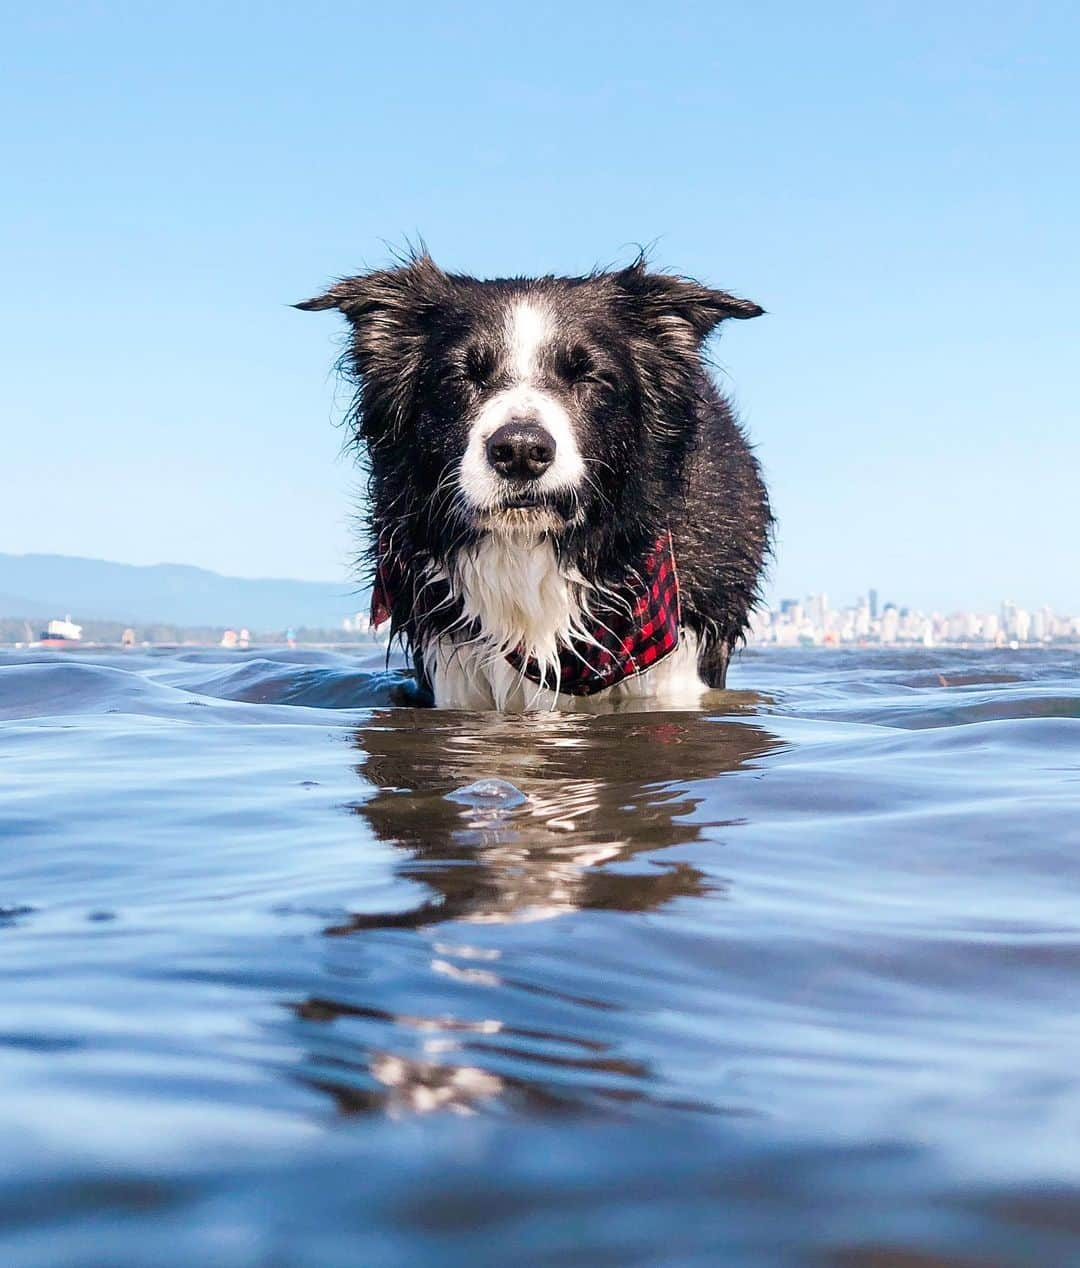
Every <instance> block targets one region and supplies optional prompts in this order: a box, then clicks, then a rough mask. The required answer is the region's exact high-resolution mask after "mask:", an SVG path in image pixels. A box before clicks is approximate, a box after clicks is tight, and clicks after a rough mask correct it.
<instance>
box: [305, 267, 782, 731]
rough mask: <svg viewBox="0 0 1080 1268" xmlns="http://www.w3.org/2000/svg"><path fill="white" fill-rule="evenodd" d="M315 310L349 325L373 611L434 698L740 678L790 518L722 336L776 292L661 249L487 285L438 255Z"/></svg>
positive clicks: (569, 705) (642, 691) (666, 701)
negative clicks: (740, 408) (762, 293)
mask: <svg viewBox="0 0 1080 1268" xmlns="http://www.w3.org/2000/svg"><path fill="white" fill-rule="evenodd" d="M296 307H297V308H300V309H303V310H305V311H312V310H326V309H338V310H339V311H340V312H341V313H343V314H344V316H345V317H346V319H347V320H348V322H349V326H350V335H349V342H348V345H347V350H346V352H345V354H344V357H343V358H342V367H343V369H344V371H345V372H346V374H347V375H348V377H349V378H350V379H351V380H352V381H353V382H354V383H355V385H356V395H355V399H354V402H353V405H352V408H351V410H350V412H349V421H350V425H351V431H352V436H353V438H354V439H355V441H356V444H357V447H358V449H359V451H360V453H361V454H362V455H363V459H364V461H365V462H366V466H367V470H368V476H369V498H368V512H367V513H368V517H369V522H368V530H369V538H370V542H371V545H370V564H371V566H372V573H373V581H374V584H373V591H372V621H373V623H374V624H376V625H378V624H381V623H383V622H384V621H389V622H390V633H391V638H393V637H395V636H396V637H399V638H400V639H401V640H402V641H403V643H404V645H405V647H406V648H407V650H408V652H409V653H410V655H411V657H412V661H413V665H414V667H415V671H416V678H417V682H418V684H419V688H420V690H421V691H422V693H423V695H424V698H425V700H426V702H428V703H434V705H435V706H437V707H440V708H458V709H496V710H500V711H504V712H522V711H526V710H532V709H560V710H563V709H566V710H593V711H595V710H598V709H608V708H610V707H612V706H617V705H619V704H626V703H628V702H635V701H640V700H646V699H648V700H653V701H656V702H658V703H660V704H662V705H666V706H669V707H684V706H686V707H693V706H694V705H695V704H696V702H697V701H698V700H699V699H700V697H701V695H702V694H703V693H704V692H705V691H706V690H709V689H714V688H722V687H723V686H724V683H725V679H726V675H727V667H728V661H729V659H730V656H731V652H732V649H733V648H734V647H735V646H736V645H737V644H738V643H739V641H740V640H741V639H743V638H744V636H745V631H746V628H747V623H748V619H749V614H750V612H751V610H752V608H753V606H754V605H755V603H756V602H757V599H758V590H759V586H760V582H761V577H762V572H763V568H764V566H765V563H766V560H767V557H768V555H769V551H770V538H771V528H772V515H771V512H770V508H769V500H768V495H767V492H766V489H765V484H764V481H763V479H762V475H761V471H760V468H759V465H758V462H757V460H756V458H755V457H754V454H753V451H752V449H751V447H750V445H749V443H748V441H747V439H746V437H745V435H744V433H743V431H742V429H741V427H740V425H739V423H738V422H737V420H736V418H735V416H734V413H733V411H732V408H731V405H730V404H729V402H728V401H727V400H726V399H725V398H724V396H723V395H722V394H721V393H720V391H719V390H718V388H717V386H716V384H715V383H714V381H713V380H712V378H711V376H710V375H709V373H708V370H707V368H706V363H705V361H704V359H703V346H704V344H705V341H706V339H707V338H708V337H709V335H710V334H711V333H712V332H713V331H714V330H715V329H716V327H717V326H718V325H719V324H720V323H721V322H723V321H726V320H728V319H731V318H734V319H739V320H742V319H746V318H750V317H757V316H759V315H760V314H761V313H762V311H763V310H762V309H761V308H760V307H759V306H758V305H757V304H754V303H751V302H750V301H748V300H745V299H739V298H737V297H736V296H734V295H731V294H728V293H727V292H725V291H720V290H713V289H711V288H709V287H707V286H704V285H701V284H699V283H698V282H695V281H693V280H691V279H689V278H686V277H680V276H675V275H672V274H668V273H664V272H658V271H654V270H652V269H651V268H650V267H649V266H648V264H647V262H646V261H645V259H644V258H638V259H637V260H636V261H635V262H634V263H632V264H631V265H629V266H627V267H624V268H620V269H611V270H597V271H594V272H592V273H589V274H587V275H584V276H579V277H555V276H545V277H535V278H498V279H494V280H490V281H484V280H479V279H477V278H473V277H469V276H464V275H461V274H454V273H447V272H444V271H443V270H442V269H441V268H439V266H438V265H437V264H436V263H435V262H434V260H433V259H432V258H431V257H430V255H428V254H427V252H426V251H419V252H413V253H410V254H409V255H407V256H404V257H403V258H401V259H400V260H399V261H398V262H397V263H396V264H395V265H394V266H393V267H390V268H385V269H376V270H373V271H370V272H367V273H364V274H361V275H359V276H356V277H348V278H344V279H342V280H340V281H338V282H337V283H335V284H334V285H332V286H331V287H330V288H329V290H327V291H326V292H325V293H324V294H322V295H319V296H317V297H316V298H314V299H309V300H306V301H304V302H303V303H300V304H297V305H296Z"/></svg>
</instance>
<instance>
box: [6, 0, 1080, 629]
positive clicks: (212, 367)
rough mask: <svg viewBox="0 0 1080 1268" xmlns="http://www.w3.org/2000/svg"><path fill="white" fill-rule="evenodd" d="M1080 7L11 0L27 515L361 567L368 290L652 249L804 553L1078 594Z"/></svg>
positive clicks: (36, 529)
mask: <svg viewBox="0 0 1080 1268" xmlns="http://www.w3.org/2000/svg"><path fill="white" fill-rule="evenodd" d="M1078 15H1080V9H1078V8H1077V6H1075V5H1072V4H1067V3H1060V4H1057V3H1032V4H1028V3H1023V2H1022V0H1014V2H1013V3H1008V4H1004V3H992V2H990V0H986V2H984V3H971V4H967V3H961V2H957V3H949V4H946V5H932V4H910V3H907V4H899V3H897V4H889V3H879V4H874V3H863V4H859V3H849V4H839V5H838V4H825V5H821V4H817V5H806V4H801V3H791V4H778V3H756V4H735V3H717V2H716V0H712V2H711V3H710V2H704V3H678V2H674V3H668V4H655V3H639V2H634V0H631V2H628V0H620V2H618V3H574V4H544V3H537V2H534V3H530V4H528V5H513V4H509V5H508V4H506V3H505V2H503V3H487V2H486V0H485V2H481V3H477V2H476V0H473V2H471V3H466V4H460V5H448V4H436V3H418V4H413V5H409V6H400V5H378V6H376V5H373V4H365V3H360V2H356V3H341V2H340V0H337V2H335V3H332V4H328V3H304V4H284V3H258V4H244V3H239V2H238V0H231V2H230V3H228V4H224V5H222V4H213V5H211V4H199V3H195V2H194V0H185V2H184V3H160V4H143V3H125V4H120V3H101V2H98V3H94V2H93V0H83V2H82V3H78V4H64V3H50V4H48V5H34V4H21V3H15V0H2V3H0V118H2V119H3V121H4V122H3V125H2V134H0V180H2V182H3V193H2V197H0V227H2V228H0V279H2V286H3V303H2V305H0V349H2V352H0V361H2V363H3V368H2V372H0V428H2V441H3V444H2V449H0V461H2V464H3V473H4V477H5V478H4V481H3V487H2V492H0V551H15V552H23V551H55V552H60V553H66V554H85V555H93V556H100V557H103V558H108V559H116V560H122V561H128V562H132V563H153V562H160V561H175V562H184V563H194V564H200V565H203V566H206V567H210V568H214V569H217V570H219V571H223V572H230V573H236V574H240V575H250V576H296V577H305V578H313V579H315V578H317V579H332V580H336V579H339V578H341V577H342V576H343V575H344V572H345V569H346V567H347V561H348V558H349V553H350V549H351V545H352V541H351V529H350V505H351V501H352V499H353V498H354V496H355V490H354V487H353V486H354V480H353V477H352V476H351V474H350V470H349V466H348V464H347V463H346V462H345V461H344V460H342V459H341V458H340V457H339V447H340V440H341V433H340V430H339V429H338V428H337V427H335V426H334V419H335V418H336V417H338V415H339V413H340V405H341V403H342V400H343V397H342V395H341V393H340V392H337V393H335V389H334V385H333V381H332V379H331V378H330V377H329V374H328V371H329V367H330V364H331V361H332V358H333V357H334V356H335V354H336V351H337V346H338V344H337V341H338V338H339V331H338V328H337V326H336V323H335V319H334V316H333V315H320V316H316V315H310V314H303V313H298V312H295V311H293V310H292V309H291V308H289V307H288V306H287V305H288V304H289V303H290V302H291V301H293V300H297V299H301V298H304V297H306V296H307V295H310V294H312V293H314V292H316V291H317V290H318V289H319V287H320V286H321V285H322V284H323V283H324V282H325V281H326V280H327V279H328V278H330V277H331V276H333V275H336V274H340V273H344V272H349V271H352V270H356V269H359V268H361V267H363V266H365V265H370V264H378V263H380V262H382V261H384V260H385V258H386V256H387V247H386V245H385V244H386V243H390V244H400V243H401V242H402V241H403V240H404V239H405V238H406V237H407V236H412V235H415V234H417V233H419V234H422V235H423V236H424V237H425V239H426V240H427V242H428V244H429V246H430V248H431V250H432V252H433V254H434V255H435V256H436V258H437V259H438V260H439V261H440V262H441V263H443V264H444V265H445V266H447V267H450V268H453V269H457V270H463V271H469V272H474V273H478V274H481V275H483V274H499V273H521V272H533V271H543V272H547V271H555V272H578V271H581V270H584V269H587V268H589V267H590V266H592V265H593V264H594V263H596V262H598V261H599V262H610V261H626V260H628V259H629V258H630V256H631V254H632V252H633V249H634V244H637V243H653V244H655V245H654V248H653V254H654V258H655V260H656V261H657V263H659V264H662V265H664V266H667V267H670V268H673V269H676V270H678V271H682V272H687V273H690V274H693V275H696V276H699V277H701V278H703V279H706V280H708V281H710V282H712V283H714V284H717V285H720V286H723V287H725V288H727V289H730V290H735V291H737V292H739V293H741V294H744V295H747V296H749V297H751V298H753V299H755V300H757V301H758V302H760V303H761V304H763V305H764V306H765V307H766V308H767V309H768V310H769V315H768V316H767V317H764V318H761V319H760V320H757V321H753V322H745V323H741V324H740V323H732V324H731V325H730V326H729V328H728V330H727V331H726V332H725V334H724V337H723V338H722V339H721V340H720V342H719V343H718V345H717V346H716V348H715V354H716V357H717V360H718V361H719V363H720V364H721V366H722V367H723V370H724V376H725V379H726V381H727V383H728V385H729V387H730V388H731V389H732V390H733V392H734V395H735V397H736V399H737V401H738V403H739V406H740V408H741V410H742V414H743V417H744V419H745V420H746V422H747V424H748V426H749V429H750V431H751V433H752V435H753V438H754V440H755V441H756V443H757V444H758V446H759V453H760V455H761V458H762V460H763V462H764V465H765V468H766V471H767V474H768V477H769V479H770V481H771V484H772V490H773V498H774V503H775V507H776V511H777V513H778V516H779V519H780V533H779V554H778V559H777V563H776V565H775V567H774V570H773V577H774V582H773V586H772V593H773V594H783V595H786V594H801V593H803V592H805V591H808V590H818V589H822V588H824V589H826V590H828V592H829V594H830V597H831V598H832V599H834V600H835V601H847V600H850V599H853V598H854V597H855V596H856V594H858V593H859V592H862V591H865V589H866V588H867V587H868V586H869V585H871V584H875V585H876V586H877V587H878V589H879V591H880V593H881V597H882V600H883V601H884V600H886V599H895V600H897V601H900V602H902V603H912V604H917V605H926V606H949V607H952V606H969V605H989V604H996V603H997V601H998V600H999V599H1000V598H1002V597H1003V596H1006V595H1008V596H1011V597H1013V598H1015V599H1016V600H1017V601H1019V602H1021V603H1027V604H1036V603H1041V602H1044V601H1049V602H1051V603H1053V604H1055V605H1056V606H1057V607H1058V608H1059V609H1064V610H1069V611H1080V576H1078V572H1077V568H1076V559H1077V529H1078V526H1080V516H1078V511H1077V493H1078V485H1080V426H1078V419H1077V412H1078V411H1077V394H1078V373H1077V369H1078V361H1080V358H1078V346H1080V345H1078V338H1077V336H1078V326H1080V321H1078V317H1077V310H1078V304H1080V285H1078V283H1080V251H1078V240H1080V234H1078V227H1077V217H1078V207H1080V162H1078V154H1077V137H1078V135H1080V131H1078V124H1080V112H1078V109H1077V102H1078V89H1077V64H1078V55H1080V16H1078Z"/></svg>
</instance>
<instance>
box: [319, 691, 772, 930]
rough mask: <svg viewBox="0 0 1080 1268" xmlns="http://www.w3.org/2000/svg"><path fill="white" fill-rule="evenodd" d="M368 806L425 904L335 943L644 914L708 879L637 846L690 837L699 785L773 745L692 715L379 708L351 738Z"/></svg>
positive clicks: (765, 737) (371, 918)
mask: <svg viewBox="0 0 1080 1268" xmlns="http://www.w3.org/2000/svg"><path fill="white" fill-rule="evenodd" d="M355 742H356V746H357V748H359V749H361V750H362V751H363V752H364V753H365V755H366V758H365V760H364V761H363V763H362V764H360V765H359V766H358V768H357V769H358V772H359V774H360V775H361V776H362V777H363V778H364V779H365V780H367V781H369V782H370V783H371V784H373V785H374V786H375V789H376V792H375V794H374V796H373V797H372V798H371V799H370V800H368V801H365V802H363V803H361V804H358V805H357V806H356V807H355V810H356V813H357V814H358V815H361V816H362V817H363V818H364V819H365V820H366V821H367V823H368V824H369V825H370V827H371V828H372V830H373V831H374V832H375V834H376V836H378V837H379V838H380V839H382V840H384V841H389V842H392V843H393V844H394V845H395V846H397V847H399V848H400V849H402V850H403V851H405V853H406V858H405V859H404V860H403V862H402V863H401V865H400V868H399V871H400V874H401V875H403V876H407V877H408V878H410V879H411V880H416V881H421V882H423V883H424V884H425V885H426V887H427V889H428V890H429V893H430V896H429V897H428V898H426V899H425V900H424V901H422V902H420V903H419V904H418V905H417V906H415V907H413V908H411V909H409V910H406V911H400V912H395V913H380V914H376V915H365V914H357V915H355V916H354V917H353V918H352V919H350V920H349V921H348V922H346V923H344V924H342V925H341V926H340V927H338V928H335V929H333V930H329V931H328V932H335V933H345V932H348V931H350V930H352V929H366V928H386V927H391V926H398V927H409V928H416V927H419V926H423V925H430V924H434V923H437V922H440V921H446V920H470V921H508V920H523V919H526V920H527V919H536V918H539V917H543V916H550V915H555V914H557V913H559V912H565V911H571V910H575V909H579V908H610V909H615V910H623V911H646V910H650V909H654V908H657V907H659V906H661V905H662V904H663V903H665V902H667V901H668V899H670V898H673V897H676V896H679V895H690V894H695V893H701V892H703V891H704V889H705V887H706V885H707V882H706V880H705V878H704V877H703V875H702V873H701V872H700V871H699V870H698V869H697V868H694V867H692V866H690V865H689V864H687V863H684V862H673V863H665V862H664V861H663V859H662V857H657V858H654V859H651V860H650V861H649V865H648V866H644V867H640V868H637V869H635V870H633V871H625V870H620V871H613V870H609V869H607V868H605V866H604V865H605V864H609V863H616V862H618V863H624V862H626V861H628V860H629V859H631V858H632V857H633V856H635V855H638V854H641V853H643V852H646V851H655V850H662V849H664V848H665V847H668V846H672V845H676V844H680V843H686V842H690V841H693V840H695V839H696V838H697V836H698V829H697V828H696V827H695V826H694V825H693V824H692V823H689V822H687V821H686V819H685V816H686V815H687V814H688V813H689V812H690V811H692V810H693V809H694V808H695V806H696V805H697V804H698V801H699V798H697V797H695V796H694V792H693V789H692V787H691V788H688V787H687V786H686V785H687V784H688V783H690V782H691V781H694V780H697V779H703V778H708V777H711V776H715V775H720V774H723V773H725V772H730V771H734V770H738V769H739V768H741V767H744V766H746V765H747V764H748V763H750V762H752V761H754V759H756V758H759V757H762V756H764V755H765V754H767V753H768V752H770V751H772V750H773V749H775V748H776V747H777V741H776V740H775V738H774V737H773V736H771V735H769V734H768V733H767V732H766V731H765V730H763V729H762V728H761V727H760V726H758V725H756V724H755V723H751V722H742V721H712V720H710V719H709V718H708V717H707V716H706V715H704V714H700V713H692V714H678V713H663V712H658V713H639V714H621V715H618V714H613V715H607V716H593V717H582V716H579V715H568V714H562V715H559V714H549V715H541V716H536V715H532V716H518V717H512V716H511V717H508V716H505V715H499V714H493V713H492V714H459V713H452V712H439V711H434V710H395V711H392V712H391V711H388V712H387V713H386V714H384V715H383V716H382V717H381V718H378V719H373V720H372V724H371V725H369V726H368V727H365V729H364V730H363V731H361V732H358V734H357V736H356V740H355Z"/></svg>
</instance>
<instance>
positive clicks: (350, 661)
mask: <svg viewBox="0 0 1080 1268" xmlns="http://www.w3.org/2000/svg"><path fill="white" fill-rule="evenodd" d="M1078 670H1080V655H1078V654H1076V653H1072V652H1060V651H1040V652H1008V653H999V652H986V651H980V652H971V653H968V652H961V651H923V650H920V651H917V652H896V651H869V652H867V651H863V652H822V651H808V652H794V651H792V652H780V651H778V652H770V653H748V654H746V655H744V656H743V657H742V658H741V659H739V660H738V661H737V662H736V665H735V668H734V671H733V674H732V684H731V685H732V687H733V688H734V689H733V690H732V691H729V692H727V693H723V694H717V695H716V696H715V697H713V698H712V699H711V700H710V701H709V702H708V707H707V708H706V709H705V710H703V711H701V712H698V713H686V712H666V711H657V712H624V713H618V714H612V715H609V716H595V717H589V716H584V715H553V716H534V717H525V718H521V717H499V716H496V715H486V714H465V713H455V712H434V711H424V710H416V709H413V708H410V707H407V705H403V704H401V703H400V702H401V700H402V699H404V698H406V697H404V696H403V695H402V692H401V680H400V678H399V677H398V676H397V675H395V674H394V673H386V672H383V670H382V663H381V652H375V651H373V652H372V653H371V654H370V655H367V656H364V655H361V656H355V655H344V654H338V653H334V652H316V651H282V650H274V649H271V650H252V651H250V652H246V653H237V652H218V651H206V650H180V651H175V652H156V653H155V652H129V653H120V652H117V653H107V652H92V651H85V652H77V653H41V652H11V651H9V652H6V653H0V837H2V848H0V991H2V994H0V1000H2V1009H0V1126H2V1129H3V1141H4V1147H3V1149H2V1150H0V1241H2V1245H0V1262H2V1263H3V1264H5V1265H41V1266H42V1268H45V1266H48V1268H56V1266H57V1265H68V1264H71V1265H88V1266H89V1265H99V1264H100V1265H104V1264H108V1265H110V1266H115V1268H124V1266H126V1265H132V1266H135V1265H139V1266H140V1268H141V1266H142V1265H145V1264H148V1263H153V1264H154V1265H156V1266H171V1265H177V1266H180V1265H183V1266H184V1268H188V1266H190V1265H193V1264H211V1263H212V1264H214V1265H215V1266H218V1265H220V1266H221V1268H248V1266H252V1268H254V1266H256V1265H258V1266H260V1268H261V1266H264V1265H265V1266H266V1268H270V1266H271V1265H273V1266H274V1268H281V1266H284V1265H289V1266H291V1265H311V1266H312V1268H315V1266H316V1265H318V1266H319V1268H324V1266H326V1265H330V1266H334V1265H338V1264H340V1265H350V1266H353V1265H368V1264H379V1265H383V1264H385V1265H422V1264H440V1265H442V1264H457V1263H461V1264H478V1263H479V1264H488V1263H490V1264H506V1263H511V1262H513V1263H537V1264H563V1265H565V1264H590V1265H592V1264H612V1265H628V1264H664V1265H668V1264H717V1263H723V1264H744V1263H746V1264H807V1263H809V1264H816V1263H820V1264H828V1265H839V1266H843V1268H850V1266H855V1265H859V1266H865V1268H880V1266H887V1268H915V1266H922V1268H929V1266H930V1265H957V1266H958V1268H959V1266H968V1265H975V1264H1025V1265H1027V1264H1030V1265H1039V1266H1040V1268H1045V1266H1047V1265H1059V1264H1060V1265H1065V1264H1071V1263H1080V1081H1078V1077H1077V1071H1078V1070H1080V1013H1078V1009H1077V998H1078V995H1080V973H1078V971H1080V685H1078V678H1077V673H1078Z"/></svg>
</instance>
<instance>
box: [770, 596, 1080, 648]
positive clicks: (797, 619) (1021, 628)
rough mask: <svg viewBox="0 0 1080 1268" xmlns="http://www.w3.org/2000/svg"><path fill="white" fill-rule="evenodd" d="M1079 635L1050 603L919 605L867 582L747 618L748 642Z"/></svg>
mask: <svg viewBox="0 0 1080 1268" xmlns="http://www.w3.org/2000/svg"><path fill="white" fill-rule="evenodd" d="M1077 640H1080V615H1065V614H1063V613H1060V612H1056V611H1055V610H1054V608H1053V607H1052V606H1051V605H1050V604H1041V605H1039V606H1037V607H1034V608H1030V609H1029V608H1026V607H1024V606H1022V605H1020V604H1018V603H1016V602H1015V601H1014V600H1012V599H1009V598H1006V599H1002V600H1001V601H1000V603H999V604H998V605H997V607H996V610H995V609H989V610H988V609H976V608H964V607H951V608H948V610H942V611H937V610H933V609H931V610H924V609H922V608H919V607H916V606H914V605H901V604H898V603H896V602H895V601H894V600H892V599H886V600H885V601H884V602H882V601H881V599H880V594H879V591H878V589H877V587H868V588H867V590H866V592H865V593H864V594H861V595H859V596H858V598H857V599H856V600H855V602H854V603H852V604H848V605H847V606H845V607H841V608H834V607H832V606H831V605H830V603H829V596H828V593H827V592H825V591H816V592H812V593H809V594H807V595H805V597H803V598H801V599H795V598H785V599H781V600H779V602H778V603H776V604H775V605H773V606H770V605H769V604H762V605H760V606H759V607H758V608H756V609H755V610H754V613H753V614H752V618H751V627H750V634H749V637H748V642H749V643H751V644H779V645H795V644H815V645H816V644H821V645H826V646H828V645H836V646H841V645H844V644H852V645H860V646H861V645H864V644H868V643H881V644H883V645H887V646H896V645H903V644H909V645H912V646H916V645H918V646H924V647H935V646H939V645H942V644H964V645H973V644H974V645H983V646H992V647H1005V646H1011V647H1020V646H1031V645H1037V644H1050V643H1054V642H1062V641H1064V642H1070V643H1071V642H1075V641H1077Z"/></svg>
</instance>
